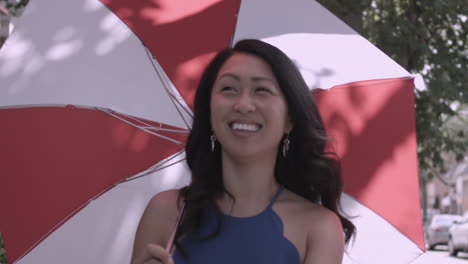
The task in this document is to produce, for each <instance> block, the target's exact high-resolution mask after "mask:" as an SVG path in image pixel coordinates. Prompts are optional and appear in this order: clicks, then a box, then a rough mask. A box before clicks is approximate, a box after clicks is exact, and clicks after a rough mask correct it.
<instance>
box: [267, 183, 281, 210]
mask: <svg viewBox="0 0 468 264" xmlns="http://www.w3.org/2000/svg"><path fill="white" fill-rule="evenodd" d="M283 189H284V185H280V186H279V188H278V190H277V191H276V193H275V195H273V198H271V201H270V203H269V204H268V207H272V206H273V204H274V203H275V201H276V199H278V196H279V195H280V194H281V192H282V191H283Z"/></svg>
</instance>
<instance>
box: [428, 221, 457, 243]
mask: <svg viewBox="0 0 468 264" xmlns="http://www.w3.org/2000/svg"><path fill="white" fill-rule="evenodd" d="M460 220H461V216H459V215H451V214H438V215H434V216H433V217H432V220H431V223H430V224H429V226H428V227H427V230H426V233H427V237H426V240H427V241H426V242H427V247H428V248H429V249H434V248H435V247H436V246H437V245H447V243H448V241H449V228H450V227H451V226H452V224H453V223H454V222H455V221H460Z"/></svg>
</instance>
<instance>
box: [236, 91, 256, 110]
mask: <svg viewBox="0 0 468 264" xmlns="http://www.w3.org/2000/svg"><path fill="white" fill-rule="evenodd" d="M234 110H235V111H237V112H240V113H242V114H246V113H249V112H252V111H255V103H254V100H253V98H251V96H250V95H249V94H246V93H242V94H240V95H239V96H238V97H237V98H236V101H235V103H234Z"/></svg>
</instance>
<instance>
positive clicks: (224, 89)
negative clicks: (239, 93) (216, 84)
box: [221, 86, 236, 93]
mask: <svg viewBox="0 0 468 264" xmlns="http://www.w3.org/2000/svg"><path fill="white" fill-rule="evenodd" d="M221 92H226V93H234V92H236V89H235V88H234V87H232V86H223V87H222V88H221Z"/></svg>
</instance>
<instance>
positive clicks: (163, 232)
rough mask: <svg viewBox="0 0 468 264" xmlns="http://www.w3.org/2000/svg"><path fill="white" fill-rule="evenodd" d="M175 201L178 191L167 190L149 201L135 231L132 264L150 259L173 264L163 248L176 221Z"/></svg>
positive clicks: (138, 263) (141, 263) (140, 263)
mask: <svg viewBox="0 0 468 264" xmlns="http://www.w3.org/2000/svg"><path fill="white" fill-rule="evenodd" d="M177 200H178V191H177V190H169V191H164V192H161V193H159V194H157V195H155V196H154V197H153V198H152V199H151V200H150V201H149V203H148V205H147V207H146V209H145V212H144V213H143V216H142V217H141V219H140V223H139V224H138V228H137V231H136V235H135V242H134V244H133V253H132V258H131V263H132V264H143V263H145V262H146V261H149V260H151V259H159V260H160V261H161V263H173V262H171V261H172V257H170V255H169V252H166V250H165V249H164V248H163V246H165V244H166V242H167V241H168V239H169V237H170V235H171V232H172V230H173V228H174V225H175V222H176V220H177V215H178V206H177ZM148 263H149V262H148Z"/></svg>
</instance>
